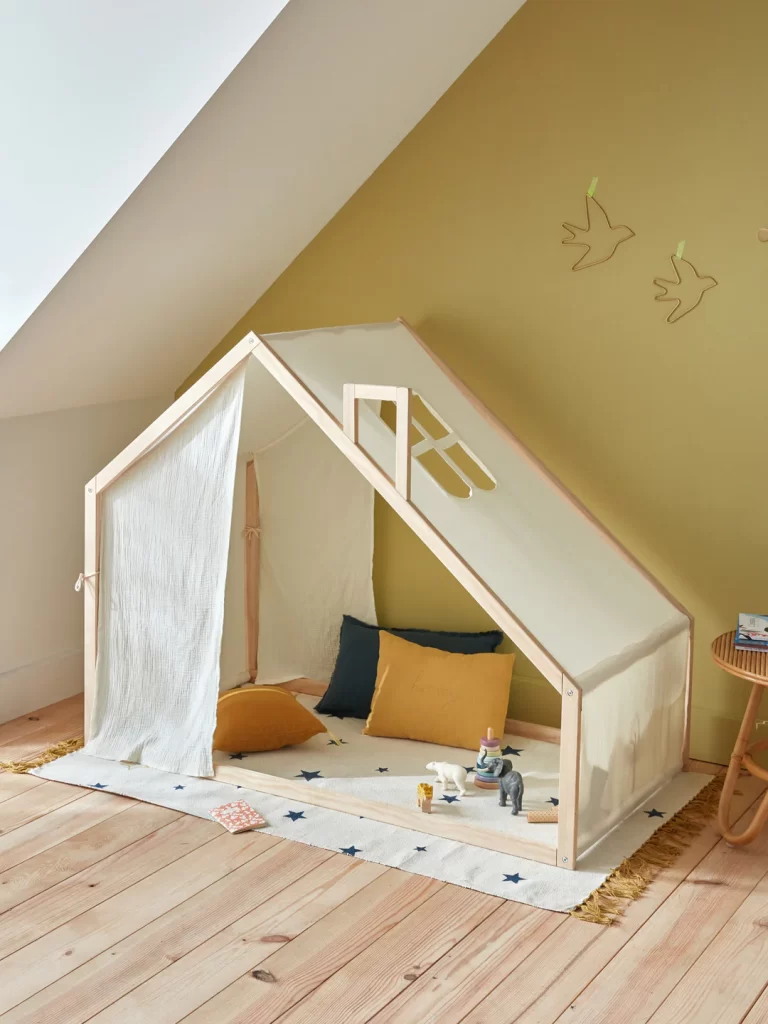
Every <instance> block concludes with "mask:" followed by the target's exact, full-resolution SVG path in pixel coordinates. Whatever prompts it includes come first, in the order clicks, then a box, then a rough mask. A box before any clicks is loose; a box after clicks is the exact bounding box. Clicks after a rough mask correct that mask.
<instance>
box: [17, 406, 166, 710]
mask: <svg viewBox="0 0 768 1024" xmlns="http://www.w3.org/2000/svg"><path fill="white" fill-rule="evenodd" d="M168 404H169V402H168V401H165V400H163V399H159V398H153V399H142V400H139V401H135V402H117V403H111V404H109V405H95V406H88V407H85V408H81V409H70V410H65V411H63V412H55V413H41V414H39V415H36V416H20V417H16V418H14V419H6V420H0V722H4V721H7V720H8V719H10V718H15V717H16V716H18V715H23V714H25V713H26V712H28V711H32V710H35V709H36V708H40V707H44V706H45V705H46V704H51V703H53V702H54V701H57V700H61V699H63V698H64V697H69V696H71V695H72V694H73V693H77V692H79V691H80V690H82V688H83V684H82V633H83V626H82V622H83V598H82V594H76V593H75V591H74V589H73V586H74V582H75V580H76V579H77V575H78V573H79V572H81V571H82V565H83V487H84V485H85V484H86V483H87V482H88V480H90V479H91V478H92V477H93V476H94V475H95V474H96V473H97V472H98V470H99V469H101V468H102V467H103V466H104V465H105V464H106V463H107V462H109V460H110V459H111V458H112V457H113V456H114V455H116V454H117V453H118V452H119V451H121V450H122V449H123V448H124V447H125V445H126V444H128V442H129V441H131V440H132V439H133V438H134V437H135V436H136V435H137V434H138V433H139V432H140V431H141V430H143V428H144V427H146V426H147V425H148V424H149V423H151V422H152V420H153V419H154V418H155V417H156V416H157V415H158V414H159V413H160V412H161V411H162V410H163V409H164V408H165V407H166V406H167V405H168Z"/></svg>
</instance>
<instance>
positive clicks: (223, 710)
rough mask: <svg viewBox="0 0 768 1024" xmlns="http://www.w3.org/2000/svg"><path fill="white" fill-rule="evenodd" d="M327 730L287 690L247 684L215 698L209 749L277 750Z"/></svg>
mask: <svg viewBox="0 0 768 1024" xmlns="http://www.w3.org/2000/svg"><path fill="white" fill-rule="evenodd" d="M327 731H328V730H327V729H326V727H325V726H324V725H323V723H322V722H321V721H320V720H319V719H318V718H315V716H314V715H313V714H312V712H311V711H307V709H306V708H305V707H302V705H301V704H299V702H298V701H297V700H296V698H295V697H294V695H293V694H292V693H289V692H288V691H287V690H282V689H280V687H278V686H248V687H246V688H244V689H241V690H228V691H227V692H226V693H222V695H221V696H220V697H219V700H218V704H217V705H216V731H215V733H214V734H213V748H214V750H227V751H236V752H238V753H240V752H241V751H242V752H248V753H252V752H256V751H261V750H279V748H280V747H291V746H293V745H294V744H296V743H304V742H305V741H306V740H308V739H311V737H312V736H316V735H317V734H318V733H321V732H327Z"/></svg>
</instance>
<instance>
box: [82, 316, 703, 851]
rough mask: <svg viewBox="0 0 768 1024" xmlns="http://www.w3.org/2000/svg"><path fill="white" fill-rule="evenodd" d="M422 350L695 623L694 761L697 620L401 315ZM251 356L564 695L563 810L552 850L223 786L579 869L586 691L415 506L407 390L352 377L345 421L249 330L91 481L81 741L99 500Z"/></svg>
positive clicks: (427, 819)
mask: <svg viewBox="0 0 768 1024" xmlns="http://www.w3.org/2000/svg"><path fill="white" fill-rule="evenodd" d="M397 322H399V323H400V324H402V326H403V327H405V328H406V329H407V330H408V331H409V332H410V333H411V335H412V336H413V338H414V340H415V341H416V342H417V343H418V344H419V345H420V346H421V347H422V348H423V349H424V351H425V352H426V353H427V354H428V355H429V357H430V358H431V359H432V360H433V361H434V363H435V364H436V366H437V367H438V368H439V369H440V370H441V372H442V373H443V374H444V375H445V376H446V377H447V378H448V379H449V380H450V381H451V383H452V384H453V385H454V386H455V387H456V388H457V389H458V390H459V391H460V392H461V393H462V394H463V395H464V397H465V398H467V399H468V401H470V402H471V404H472V405H473V406H474V408H475V409H476V411H477V412H479V413H480V415H481V416H483V418H484V419H485V420H486V421H487V422H488V423H489V424H490V425H491V426H492V427H493V428H494V429H495V430H496V431H497V432H498V433H499V434H500V435H501V436H502V438H503V439H504V440H505V442H506V443H507V444H509V445H510V447H511V448H513V449H514V451H515V452H516V453H517V454H518V455H519V456H520V457H522V458H523V459H524V460H525V461H526V462H527V463H528V464H529V465H531V466H532V467H533V468H534V469H535V470H536V471H537V472H538V473H539V474H540V475H542V476H543V477H544V478H545V479H546V480H547V481H548V483H549V484H550V485H551V486H552V487H554V488H555V489H556V490H557V491H558V492H559V493H560V494H561V496H562V497H563V498H564V499H565V500H566V501H568V503H569V504H570V505H571V506H572V507H573V508H574V509H575V510H576V511H577V512H578V513H579V514H580V515H582V516H583V517H584V518H585V519H586V520H587V521H588V522H589V523H590V524H591V525H592V526H593V527H594V529H596V530H597V531H598V532H599V533H600V535H601V536H602V538H603V539H604V540H605V542H606V543H608V544H610V545H611V546H612V547H613V548H614V550H616V551H617V552H618V553H619V554H620V555H621V556H622V558H624V559H625V560H626V561H628V562H629V563H630V564H631V565H632V566H633V567H634V568H635V569H636V570H637V571H638V572H640V573H641V574H642V575H643V576H644V577H645V578H646V579H647V580H648V581H649V582H650V583H651V584H652V586H653V587H654V588H655V589H656V590H657V591H658V592H659V593H660V594H661V595H662V596H663V597H665V598H666V599H667V600H668V601H669V602H670V603H671V604H672V605H673V606H674V607H675V608H677V609H678V611H680V612H681V613H682V614H683V615H685V616H686V618H687V619H688V621H689V630H688V656H687V668H686V693H685V725H684V736H683V747H682V765H683V768H684V769H687V767H688V763H689V738H690V700H691V679H692V662H693V617H692V616H691V614H690V612H688V611H687V609H686V608H684V607H683V606H682V605H681V604H680V603H679V602H678V601H677V600H676V599H675V598H674V597H673V596H672V595H671V594H670V593H669V592H668V591H667V589H666V588H665V587H664V586H663V585H662V584H661V583H660V582H659V581H658V580H657V579H656V578H655V577H654V576H653V575H651V573H650V572H648V570H647V569H645V568H644V567H643V566H642V565H640V563H639V562H638V561H637V560H636V559H635V558H634V556H633V555H632V554H631V553H630V552H629V551H628V550H627V549H626V548H625V547H624V546H623V545H622V544H621V543H620V542H619V541H618V540H617V539H616V538H615V537H614V536H613V535H612V534H611V533H610V532H609V531H608V530H607V529H606V528H605V527H604V526H602V524H601V523H599V522H598V520H597V519H595V517H594V516H593V515H592V514H591V513H590V512H589V511H588V510H587V509H586V508H585V507H584V505H582V503H581V502H580V501H579V500H578V498H576V496H575V495H574V494H572V493H571V492H570V491H569V490H568V489H567V488H566V487H564V486H563V484H561V483H560V481H559V480H557V478H556V477H554V476H553V475H552V474H551V473H550V472H549V471H548V470H547V469H546V467H545V466H544V465H543V464H542V463H541V462H540V461H539V460H538V459H537V458H536V457H535V456H534V455H533V453H532V452H530V451H529V449H528V448H526V447H525V445H524V444H523V443H522V442H521V441H520V440H519V439H518V438H517V437H516V436H515V435H514V434H513V433H512V432H511V431H510V430H509V429H508V428H507V427H506V426H504V424H503V423H501V421H500V420H498V419H497V418H496V417H495V416H494V415H493V413H491V411H490V410H489V409H487V408H486V406H485V405H484V404H483V403H482V402H481V401H480V400H479V399H478V398H477V397H476V396H475V395H474V394H473V393H472V392H471V391H470V390H469V389H468V388H467V387H466V385H465V384H464V383H463V382H462V381H461V380H460V379H459V378H458V377H457V376H456V375H455V374H454V373H453V372H452V371H451V370H450V369H449V368H448V367H447V366H446V365H445V363H443V362H442V360H440V359H439V358H438V357H437V356H436V355H435V354H434V353H433V352H432V351H431V349H430V348H429V347H428V346H427V345H426V344H425V343H424V342H423V341H422V339H421V338H420V337H419V336H418V334H416V332H415V331H414V330H413V328H412V327H411V326H410V325H409V324H408V323H407V322H406V321H405V320H404V319H402V318H398V321H397ZM249 358H255V359H257V360H258V361H259V362H260V363H261V365H262V366H263V367H264V368H265V369H266V370H268V371H269V373H270V374H271V375H272V376H273V377H274V378H275V380H276V381H278V383H280V384H281V385H282V386H283V388H284V389H285V390H286V391H287V392H288V394H289V395H291V397H292V398H293V399H294V400H295V401H296V403H297V404H298V405H299V406H300V407H301V408H302V409H303V410H304V412H305V413H306V414H307V416H308V417H309V418H310V419H311V420H313V422H314V423H315V424H316V425H317V426H318V427H319V428H320V429H321V430H322V431H323V433H324V434H325V435H326V436H327V437H329V438H330V439H331V441H333V443H334V444H335V445H336V447H337V448H339V449H340V451H342V452H343V453H344V455H346V457H347V458H348V459H349V461H350V462H351V463H352V464H353V465H354V466H355V467H356V468H357V469H358V470H359V472H360V473H362V475H363V476H364V477H365V478H366V480H367V481H368V482H369V483H370V484H371V485H372V486H373V487H374V488H375V489H376V491H377V492H378V493H379V494H380V495H381V496H382V497H383V498H384V499H385V500H386V501H387V502H388V504H389V505H390V506H391V507H392V508H393V509H394V510H395V512H397V514H398V515H399V516H400V517H401V519H403V520H404V521H405V522H406V523H407V524H408V526H410V527H411V529H412V530H413V531H414V533H415V534H416V535H417V536H418V537H419V538H420V539H421V540H422V541H423V542H424V543H425V544H426V545H427V547H428V548H429V549H430V550H431V551H432V553H433V554H434V555H435V556H436V557H437V558H438V559H439V560H440V562H442V564H443V565H444V566H445V567H446V568H447V569H448V570H449V571H450V572H451V573H452V575H453V576H454V577H455V578H456V579H457V580H458V581H459V583H461V585H462V586H463V587H464V589H465V590H466V591H467V592H468V593H469V594H470V595H471V596H472V597H473V598H474V599H475V600H476V601H477V603H478V604H479V605H480V606H481V607H482V608H483V609H484V610H485V611H486V612H487V613H488V615H489V616H490V617H491V618H492V619H493V621H494V622H496V624H497V625H498V626H499V628H500V629H502V630H503V631H504V633H505V634H506V635H507V636H508V637H509V638H510V639H511V640H512V641H513V643H514V644H515V645H516V646H517V647H518V648H519V649H520V651H522V653H523V654H525V655H526V657H528V658H529V659H530V661H531V662H532V663H533V664H534V665H535V666H536V668H537V669H538V670H539V671H540V672H541V673H542V675H543V676H544V677H545V679H547V680H548V682H549V683H550V684H551V685H552V686H553V687H554V688H555V689H556V690H557V691H558V693H559V694H561V697H562V710H561V723H560V791H559V806H558V811H559V816H558V827H557V844H556V849H553V848H552V847H551V846H549V845H546V844H544V843H542V842H538V841H536V840H529V839H521V838H520V837H514V836H505V835H504V834H503V833H500V832H495V831H493V830H491V829H483V828H478V827H477V826H474V825H471V824H469V823H465V822H461V821H447V820H444V819H441V818H440V816H438V815H429V816H428V815H425V814H422V813H421V812H420V811H419V810H418V809H417V808H414V809H412V810H411V809H409V808H405V807H397V806H393V805H389V804H384V803H378V802H375V801H371V800H364V799H361V798H359V797H354V796H350V795H346V794H341V793H334V792H333V791H332V790H323V789H313V788H312V787H310V786H307V785H306V784H305V783H303V782H298V781H296V780H293V779H283V778H279V777H277V776H273V775H266V774H263V773H261V772H253V771H250V770H249V769H247V768H237V767H233V766H229V765H216V766H215V768H214V776H215V778H217V779H219V780H221V781H222V782H228V783H234V784H237V785H240V786H243V787H245V788H247V789H253V790H256V791H258V792H262V793H270V794H272V795H274V796H280V797H289V798H292V799H296V800H301V801H302V802H304V803H309V804H315V805H317V806H320V807H326V808H330V809H332V810H339V811H344V812H347V813H350V814H358V815H363V816H364V817H368V818H372V819H374V820H378V821H383V822H386V823H388V824H392V825H397V826H401V827H404V828H410V829H413V830H414V831H418V832H424V833H428V834H430V835H436V836H442V837H443V838H446V839H454V840H457V841H459V842H465V843H469V844H470V845H474V846H480V847H483V848H485V849H489V850H496V851H500V852H502V853H508V854H512V855H516V856H520V857H526V858H529V859H531V860H535V861H539V862H541V863H545V864H552V865H556V866H559V867H563V868H567V869H573V868H575V866H576V858H577V842H578V830H577V822H578V805H579V774H580V751H581V700H582V692H581V688H580V687H579V686H578V685H577V683H576V682H575V681H574V680H573V679H572V678H571V677H570V676H569V675H568V673H567V672H566V671H565V670H564V669H563V667H562V666H561V665H560V664H558V662H557V661H556V659H555V658H554V657H553V656H552V655H551V654H550V653H549V651H547V650H546V649H545V648H544V647H543V646H542V644H540V643H539V642H538V640H536V638H535V637H534V636H533V635H532V634H531V633H530V632H529V631H528V630H527V629H526V627H525V625H524V624H523V623H522V622H521V621H520V620H519V619H518V618H517V617H516V616H515V615H514V614H513V613H512V612H511V611H510V610H509V608H507V607H506V606H505V605H504V604H503V603H502V602H501V601H500V600H499V598H498V597H497V596H496V595H495V594H494V593H493V592H492V591H491V590H490V589H489V588H488V587H487V586H486V585H485V583H484V582H483V581H482V580H481V579H480V577H479V576H477V574H476V573H475V572H474V571H473V569H472V567H471V566H470V565H468V564H467V563H466V562H465V561H464V559H463V558H462V557H461V556H460V555H459V554H458V553H457V551H456V550H455V549H454V548H453V547H452V546H451V545H450V544H448V543H447V541H446V540H445V539H444V538H443V537H442V535H441V534H440V533H438V531H437V530H436V529H435V528H434V527H433V526H432V524H431V523H430V522H429V520H428V519H427V518H426V517H425V516H424V515H423V514H422V513H421V512H419V511H418V509H416V508H415V507H414V506H413V505H412V504H411V503H410V460H411V452H410V447H409V444H408V424H409V422H410V400H411V392H410V389H409V388H407V387H383V386H380V385H376V384H372V383H365V382H354V383H351V384H347V385H345V387H344V394H343V422H342V423H339V421H338V420H337V419H336V418H335V417H334V416H332V415H331V414H330V413H329V412H328V410H327V409H326V408H325V406H323V405H322V404H321V402H320V401H319V400H318V399H317V398H316V397H315V396H314V395H313V394H312V392H311V391H310V390H309V389H308V388H307V387H306V386H305V385H304V384H303V383H302V382H301V381H300V380H299V378H298V377H297V376H296V374H294V373H293V372H292V371H291V370H290V369H289V367H288V366H287V365H286V364H285V362H283V360H281V359H280V357H279V356H278V355H277V354H276V352H275V351H274V350H273V349H272V348H271V347H270V345H269V343H268V342H267V341H266V340H265V339H264V338H260V337H258V336H257V335H256V334H254V333H253V332H250V333H249V334H247V335H246V336H245V337H244V338H243V339H242V340H241V341H240V342H238V343H237V344H236V345H235V346H234V347H233V348H232V349H231V350H230V351H229V352H228V353H227V354H226V355H224V356H223V357H222V358H221V359H220V360H219V361H218V362H217V363H216V364H215V366H213V367H212V368H211V369H210V370H208V372H207V373H205V374H204V375H203V376H202V377H201V378H200V379H199V380H198V381H196V382H195V383H194V384H193V385H192V386H191V387H190V388H189V389H188V390H187V391H185V392H184V394H183V395H181V397H180V398H178V399H177V400H176V401H175V402H174V403H173V405H171V406H170V407H169V408H168V409H166V411H165V412H163V413H162V414H161V415H160V416H159V417H158V418H157V419H156V420H155V422H154V423H152V424H151V425H150V426H149V427H147V429H146V430H144V431H143V432H142V433H141V434H140V435H139V436H138V437H137V438H136V439H135V440H134V441H133V442H131V444H129V445H128V447H127V448H125V449H124V450H123V451H122V452H121V453H120V454H119V455H118V456H116V457H115V458H114V459H113V460H112V461H111V462H110V463H109V465H107V466H106V467H105V468H104V469H103V470H102V471H101V472H100V473H98V474H97V475H96V476H95V477H94V478H93V479H92V480H90V481H89V482H88V484H86V487H85V566H84V577H85V586H84V593H85V609H84V614H85V637H84V662H85V663H84V689H85V726H84V728H85V737H86V741H87V739H88V732H89V726H90V719H91V711H92V708H93V699H94V693H95V688H96V655H97V629H98V605H99V554H100V549H101V522H100V518H101V496H102V494H103V493H104V491H105V490H106V489H107V488H108V487H110V486H111V485H112V484H113V483H114V482H115V481H116V480H117V479H118V478H119V477H121V476H122V475H123V473H125V472H126V471H127V470H128V469H130V468H131V466H133V465H134V464H135V463H136V462H138V461H139V460H140V459H141V458H143V456H144V455H146V454H147V453H148V452H149V450H150V449H151V448H152V447H154V445H156V444H157V443H158V441H160V440H162V438H163V437H164V436H165V435H167V434H168V433H170V432H171V431H172V430H173V429H174V428H175V426H176V425H177V424H178V423H179V421H180V420H182V419H183V418H184V417H185V416H186V415H187V414H188V413H189V411H190V410H191V409H193V408H194V406H195V405H197V404H198V403H199V402H201V401H202V400H203V399H204V398H205V397H206V396H207V395H208V394H210V392H211V391H213V390H214V388H216V387H217V386H218V385H219V384H220V383H221V381H222V380H223V379H224V378H225V377H227V376H228V375H229V374H230V373H232V372H233V371H234V370H235V369H236V368H237V367H238V366H239V365H240V364H241V363H242V362H244V361H245V360H246V359H249ZM365 398H374V399H386V400H391V401H394V402H395V404H396V408H397V414H396V415H397V421H396V425H397V428H398V429H397V431H396V435H395V446H396V472H395V476H396V479H395V480H394V481H393V480H391V479H390V478H389V477H388V476H387V474H386V473H384V472H383V471H382V470H381V469H380V467H379V466H378V465H377V464H376V463H375V462H374V461H373V460H372V459H371V458H370V457H369V456H368V455H367V454H366V453H365V452H364V451H363V450H362V449H361V448H360V446H359V445H358V443H357V402H358V401H359V400H360V399H365ZM283 685H284V686H285V687H286V688H288V689H291V690H294V691H298V692H309V693H316V694H317V693H321V692H323V690H324V689H325V687H324V685H323V684H319V683H315V682H313V681H310V680H297V681H296V682H294V683H287V684H283ZM510 726H511V727H512V728H516V729H517V731H518V733H520V732H521V731H524V732H526V734H527V735H529V736H534V737H537V738H539V739H548V740H554V741H555V742H557V741H556V739H555V738H554V736H555V733H556V732H557V730H554V729H547V728H545V727H541V726H534V725H531V724H529V723H510Z"/></svg>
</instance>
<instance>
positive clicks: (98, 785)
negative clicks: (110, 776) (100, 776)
mask: <svg viewBox="0 0 768 1024" xmlns="http://www.w3.org/2000/svg"><path fill="white" fill-rule="evenodd" d="M93 788H94V789H106V788H107V787H106V785H105V784H104V783H103V782H95V783H94V785H93Z"/></svg>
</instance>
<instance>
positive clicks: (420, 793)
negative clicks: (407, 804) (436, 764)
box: [416, 782, 434, 814]
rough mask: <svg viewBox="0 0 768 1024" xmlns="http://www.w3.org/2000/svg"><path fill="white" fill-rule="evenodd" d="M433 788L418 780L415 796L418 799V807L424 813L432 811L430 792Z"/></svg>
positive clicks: (431, 792)
mask: <svg viewBox="0 0 768 1024" xmlns="http://www.w3.org/2000/svg"><path fill="white" fill-rule="evenodd" d="M433 792H434V790H433V789H432V787H431V786H430V784H429V783H428V782H420V783H419V787H418V789H417V790H416V797H417V799H418V801H419V807H420V808H421V810H422V812H423V813H424V814H431V813H432V794H433Z"/></svg>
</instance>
